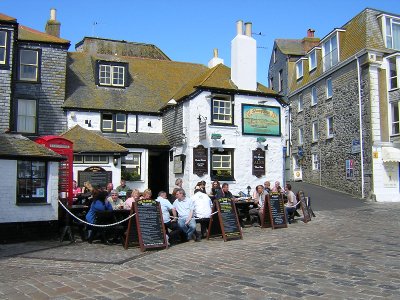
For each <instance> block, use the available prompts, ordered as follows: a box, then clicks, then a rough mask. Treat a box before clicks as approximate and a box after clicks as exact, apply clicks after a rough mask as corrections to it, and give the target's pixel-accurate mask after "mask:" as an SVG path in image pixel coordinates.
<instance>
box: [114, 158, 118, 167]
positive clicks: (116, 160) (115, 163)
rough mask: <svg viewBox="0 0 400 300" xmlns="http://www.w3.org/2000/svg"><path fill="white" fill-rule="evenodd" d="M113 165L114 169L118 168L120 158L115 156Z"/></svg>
mask: <svg viewBox="0 0 400 300" xmlns="http://www.w3.org/2000/svg"><path fill="white" fill-rule="evenodd" d="M113 165H114V167H116V166H117V165H118V157H115V156H114V158H113Z"/></svg>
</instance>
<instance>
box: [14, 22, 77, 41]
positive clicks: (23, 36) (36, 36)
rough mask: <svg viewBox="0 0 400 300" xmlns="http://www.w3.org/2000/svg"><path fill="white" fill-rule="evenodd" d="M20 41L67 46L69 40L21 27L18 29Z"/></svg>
mask: <svg viewBox="0 0 400 300" xmlns="http://www.w3.org/2000/svg"><path fill="white" fill-rule="evenodd" d="M18 39H19V40H21V41H34V42H44V43H56V44H67V45H69V41H68V40H64V39H62V38H59V37H55V36H53V35H50V34H47V33H44V32H40V31H37V30H35V29H32V28H29V27H26V26H23V25H19V29H18Z"/></svg>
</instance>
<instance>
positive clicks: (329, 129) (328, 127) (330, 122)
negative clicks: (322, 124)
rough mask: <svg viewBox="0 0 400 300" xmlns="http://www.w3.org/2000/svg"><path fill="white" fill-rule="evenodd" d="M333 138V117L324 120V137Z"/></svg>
mask: <svg viewBox="0 0 400 300" xmlns="http://www.w3.org/2000/svg"><path fill="white" fill-rule="evenodd" d="M333 136H334V129H333V117H327V118H326V137H327V138H328V139H329V138H333Z"/></svg>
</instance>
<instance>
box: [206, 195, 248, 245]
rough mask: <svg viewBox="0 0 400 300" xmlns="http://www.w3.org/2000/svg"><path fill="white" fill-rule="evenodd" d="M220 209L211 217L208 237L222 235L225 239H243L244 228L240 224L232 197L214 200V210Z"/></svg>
mask: <svg viewBox="0 0 400 300" xmlns="http://www.w3.org/2000/svg"><path fill="white" fill-rule="evenodd" d="M215 211H218V214H214V215H213V216H212V218H211V219H210V225H209V230H208V235H207V238H209V237H210V236H216V235H222V237H223V239H224V241H225V242H226V241H227V240H228V239H236V238H240V239H242V238H243V236H242V230H241V228H240V225H239V219H238V216H237V212H236V208H235V206H234V205H233V203H232V200H231V199H230V198H220V199H216V200H214V208H213V212H215Z"/></svg>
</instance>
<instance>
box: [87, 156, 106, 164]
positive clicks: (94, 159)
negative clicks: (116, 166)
mask: <svg viewBox="0 0 400 300" xmlns="http://www.w3.org/2000/svg"><path fill="white" fill-rule="evenodd" d="M83 161H84V163H85V164H108V156H107V155H84V156H83Z"/></svg>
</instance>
